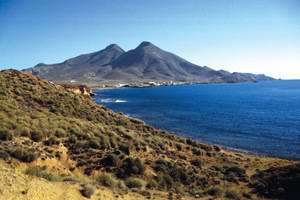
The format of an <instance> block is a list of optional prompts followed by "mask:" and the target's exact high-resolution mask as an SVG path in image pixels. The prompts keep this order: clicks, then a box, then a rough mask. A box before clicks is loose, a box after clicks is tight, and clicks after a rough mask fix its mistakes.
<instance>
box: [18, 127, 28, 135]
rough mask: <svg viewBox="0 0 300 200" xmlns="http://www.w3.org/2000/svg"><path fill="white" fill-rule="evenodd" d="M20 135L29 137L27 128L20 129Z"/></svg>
mask: <svg viewBox="0 0 300 200" xmlns="http://www.w3.org/2000/svg"><path fill="white" fill-rule="evenodd" d="M20 135H21V136H24V137H30V130H29V128H27V127H22V128H21V129H20Z"/></svg>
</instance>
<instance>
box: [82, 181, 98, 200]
mask: <svg viewBox="0 0 300 200" xmlns="http://www.w3.org/2000/svg"><path fill="white" fill-rule="evenodd" d="M95 190H96V187H95V186H93V185H92V184H84V185H83V189H82V190H81V194H82V196H84V197H87V198H91V196H92V195H93V194H94V193H95Z"/></svg>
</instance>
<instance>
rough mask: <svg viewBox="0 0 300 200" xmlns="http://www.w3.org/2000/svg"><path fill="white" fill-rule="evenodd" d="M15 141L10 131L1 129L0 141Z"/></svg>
mask: <svg viewBox="0 0 300 200" xmlns="http://www.w3.org/2000/svg"><path fill="white" fill-rule="evenodd" d="M12 139H13V134H12V132H11V131H10V130H8V129H1V130H0V140H3V141H8V140H12Z"/></svg>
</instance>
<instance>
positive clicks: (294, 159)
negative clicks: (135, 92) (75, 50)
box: [93, 84, 300, 162]
mask: <svg viewBox="0 0 300 200" xmlns="http://www.w3.org/2000/svg"><path fill="white" fill-rule="evenodd" d="M194 85H197V84H194ZM173 86H178V85H173ZM179 86H180V85H179ZM153 87H161V86H153ZM122 88H128V87H118V88H117V87H115V88H103V89H95V90H109V89H122ZM133 88H136V87H133ZM142 88H147V87H142ZM93 92H94V90H93ZM96 96H101V94H96ZM100 98H101V97H100ZM93 101H94V99H93ZM94 102H95V101H94ZM97 104H98V103H97ZM98 105H102V106H105V107H106V105H105V103H99V104H98ZM106 108H107V107H106ZM110 110H112V109H110ZM112 111H113V112H115V111H114V110H112ZM124 115H126V114H124ZM126 117H128V118H133V117H130V116H127V115H126ZM134 119H138V120H141V121H143V122H144V123H146V124H148V125H150V124H149V123H147V122H145V121H144V120H142V119H140V118H134ZM150 126H152V127H154V128H155V129H160V128H157V127H155V126H154V125H150ZM161 130H164V131H167V132H170V133H172V134H174V135H176V136H179V137H183V138H186V139H187V138H189V139H193V140H195V141H198V142H200V143H203V144H207V145H212V146H220V147H221V148H222V149H224V150H226V151H229V152H235V153H243V154H247V155H252V156H258V157H263V158H278V159H283V160H288V161H295V162H298V161H300V158H293V157H285V156H277V155H274V154H271V155H270V154H268V153H264V152H257V151H251V150H246V149H242V148H235V147H230V146H225V145H220V144H216V143H209V142H203V141H201V140H198V139H194V138H190V137H186V136H181V135H180V134H176V133H174V132H171V131H168V130H166V129H161Z"/></svg>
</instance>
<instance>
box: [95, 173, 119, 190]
mask: <svg viewBox="0 0 300 200" xmlns="http://www.w3.org/2000/svg"><path fill="white" fill-rule="evenodd" d="M96 180H97V181H98V182H99V183H100V184H102V185H104V186H106V187H114V186H115V185H116V183H117V180H116V178H115V177H114V176H113V175H112V174H109V173H101V174H99V175H98V177H97V179H96Z"/></svg>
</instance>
